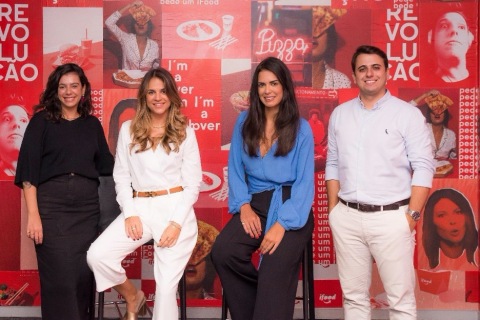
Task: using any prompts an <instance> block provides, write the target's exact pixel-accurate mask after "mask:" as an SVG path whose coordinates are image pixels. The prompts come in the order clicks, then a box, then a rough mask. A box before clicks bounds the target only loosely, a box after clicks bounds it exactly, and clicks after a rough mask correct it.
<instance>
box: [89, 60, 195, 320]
mask: <svg viewBox="0 0 480 320" xmlns="http://www.w3.org/2000/svg"><path fill="white" fill-rule="evenodd" d="M137 98H138V105H137V111H136V114H135V117H134V119H133V120H131V121H127V122H125V123H124V124H123V125H122V127H121V129H120V133H119V137H118V144H117V152H116V160H115V167H114V172H113V177H114V179H115V189H116V192H117V201H118V203H119V205H120V208H121V210H122V214H121V215H120V216H119V217H118V218H117V219H116V220H115V221H113V222H112V224H111V225H110V226H109V227H108V228H107V229H106V230H105V231H104V232H103V233H102V234H101V235H100V236H99V237H98V239H97V240H96V241H95V242H94V243H93V244H92V246H91V247H90V249H89V251H88V255H87V261H88V264H89V266H90V268H91V269H92V270H93V272H94V274H95V280H96V283H97V290H98V291H104V290H106V289H108V288H111V287H113V288H114V289H115V290H116V291H118V293H120V294H121V295H122V296H123V298H124V299H125V300H126V303H127V312H126V313H125V316H124V318H123V319H125V320H133V319H138V314H142V311H144V310H145V308H144V305H145V295H144V293H143V292H142V291H141V290H137V288H135V286H134V285H133V283H132V282H131V281H130V280H129V279H128V278H127V276H126V274H125V270H124V269H123V268H122V265H121V262H122V260H123V259H124V258H125V256H127V255H128V254H129V253H131V252H132V251H134V250H135V249H136V248H138V247H139V246H141V245H142V244H144V243H146V242H148V241H149V240H151V239H154V241H155V246H154V248H155V255H154V276H155V282H156V289H155V306H154V311H153V313H154V315H153V319H156V320H177V319H178V308H177V300H176V291H177V287H178V282H179V280H180V278H181V277H182V274H183V271H184V269H185V266H186V264H187V262H188V260H189V258H190V255H191V254H192V251H193V248H194V247H195V243H196V241H197V221H196V217H195V213H194V210H193V204H194V203H195V202H196V201H197V198H198V193H199V188H200V182H201V179H202V170H201V164H200V155H199V150H198V145H197V140H196V136H195V132H194V131H193V129H191V128H190V127H188V126H187V120H186V118H185V116H184V115H183V114H182V113H181V112H180V108H181V106H182V101H181V98H180V96H179V94H178V91H177V86H176V84H175V81H174V79H173V77H172V75H171V74H170V73H169V72H168V71H167V70H165V69H163V68H158V69H152V70H150V71H148V72H147V74H146V75H145V77H144V78H143V80H142V83H141V85H140V88H139V91H138V97H137Z"/></svg>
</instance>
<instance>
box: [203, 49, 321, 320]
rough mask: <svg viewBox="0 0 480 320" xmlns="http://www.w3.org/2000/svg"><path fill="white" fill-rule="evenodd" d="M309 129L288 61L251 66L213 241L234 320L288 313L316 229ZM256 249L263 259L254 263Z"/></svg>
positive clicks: (271, 319)
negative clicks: (222, 216) (225, 206)
mask: <svg viewBox="0 0 480 320" xmlns="http://www.w3.org/2000/svg"><path fill="white" fill-rule="evenodd" d="M313 156H314V152H313V135H312V132H311V129H310V126H309V125H308V122H307V121H306V120H305V119H302V118H300V115H299V110H298V105H297V101H296V97H295V91H294V86H293V81H292V78H291V75H290V72H289V70H288V68H287V66H286V65H285V64H284V63H283V62H282V61H281V60H279V59H277V58H267V59H265V60H263V61H262V62H261V63H260V64H259V65H258V66H257V68H256V70H255V73H254V75H253V80H252V85H251V87H250V109H249V110H248V111H245V112H243V113H241V114H240V116H239V117H238V119H237V122H236V124H235V128H234V132H233V136H232V143H231V149H230V154H229V160H228V163H229V165H228V182H229V200H228V201H229V212H231V213H232V214H233V216H232V218H231V219H230V221H229V222H228V223H227V225H226V226H225V228H224V229H223V230H222V231H221V232H220V234H219V236H218V237H217V239H216V241H215V244H214V245H213V248H212V252H211V255H212V259H213V263H214V265H215V268H216V270H217V272H218V274H219V276H220V280H221V282H222V286H223V289H224V296H225V298H226V299H227V301H228V306H229V309H230V313H231V315H232V319H233V320H250V319H255V320H259V319H261V320H282V319H288V320H291V319H292V318H293V311H294V304H295V293H296V288H297V283H298V271H299V266H300V261H301V258H302V253H303V248H304V247H305V244H306V243H307V241H310V239H311V235H312V231H313V217H312V213H311V205H312V201H313V195H314V181H313V178H314V159H313V158H314V157H313ZM255 251H258V252H259V253H260V254H261V255H262V257H261V263H260V265H259V266H256V265H254V264H253V263H252V261H251V257H252V254H253V253H254V252H255Z"/></svg>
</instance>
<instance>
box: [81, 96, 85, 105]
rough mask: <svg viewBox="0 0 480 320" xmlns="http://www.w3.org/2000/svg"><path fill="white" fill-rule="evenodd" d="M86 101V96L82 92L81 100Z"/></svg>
mask: <svg viewBox="0 0 480 320" xmlns="http://www.w3.org/2000/svg"><path fill="white" fill-rule="evenodd" d="M84 101H85V96H84V95H83V94H82V98H81V99H80V102H82V103H83V102H84Z"/></svg>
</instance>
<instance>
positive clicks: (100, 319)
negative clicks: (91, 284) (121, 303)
mask: <svg viewBox="0 0 480 320" xmlns="http://www.w3.org/2000/svg"><path fill="white" fill-rule="evenodd" d="M104 306H105V292H103V291H102V292H99V293H98V320H103V311H104Z"/></svg>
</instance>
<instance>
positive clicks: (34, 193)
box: [15, 64, 114, 320]
mask: <svg viewBox="0 0 480 320" xmlns="http://www.w3.org/2000/svg"><path fill="white" fill-rule="evenodd" d="M92 109H93V107H92V101H91V88H90V83H89V82H88V79H87V77H86V76H85V74H84V72H83V70H82V69H81V68H80V67H79V66H78V65H76V64H64V65H61V66H59V67H57V68H56V69H55V70H54V71H53V72H52V74H51V75H50V76H49V78H48V82H47V86H46V89H45V91H44V92H43V93H42V95H41V97H40V101H39V104H38V105H36V106H35V107H34V111H35V114H34V116H33V117H32V119H31V121H30V123H29V125H28V127H27V130H26V132H25V136H24V139H23V142H22V146H21V149H20V155H19V159H18V165H17V172H16V177H15V184H16V185H17V186H19V187H20V188H22V189H23V193H24V197H25V203H26V210H27V236H28V237H29V238H30V239H32V240H33V241H34V242H35V250H36V253H37V262H38V271H39V275H40V286H41V307H42V319H43V320H50V319H54V320H56V319H69V320H85V319H88V315H89V303H90V300H91V298H92V294H93V288H92V284H93V275H92V273H91V271H90V269H89V267H88V265H87V261H86V253H87V250H88V248H89V246H90V244H91V243H92V242H93V240H94V239H95V237H96V236H97V226H98V220H99V214H100V209H99V200H98V183H99V182H98V181H99V180H98V178H99V176H108V175H111V174H112V170H113V162H114V160H113V156H112V154H111V153H110V151H109V149H108V145H107V142H106V139H105V135H104V133H103V129H102V125H101V124H100V121H99V120H98V119H97V118H96V117H94V116H93V115H91V112H92Z"/></svg>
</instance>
